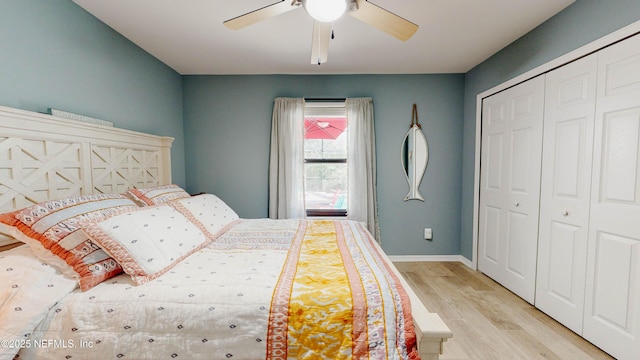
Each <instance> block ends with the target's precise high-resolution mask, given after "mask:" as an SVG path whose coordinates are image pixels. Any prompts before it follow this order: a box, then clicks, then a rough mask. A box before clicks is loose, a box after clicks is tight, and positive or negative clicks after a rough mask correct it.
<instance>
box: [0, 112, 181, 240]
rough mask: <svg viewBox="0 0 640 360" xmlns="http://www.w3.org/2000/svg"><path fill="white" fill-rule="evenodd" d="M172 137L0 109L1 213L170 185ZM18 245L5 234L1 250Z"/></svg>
mask: <svg viewBox="0 0 640 360" xmlns="http://www.w3.org/2000/svg"><path fill="white" fill-rule="evenodd" d="M172 142H173V138H171V137H167V136H156V135H149V134H144V133H139V132H135V131H130V130H124V129H118V128H114V127H109V126H103V125H95V124H91V123H86V122H82V121H76V120H67V119H63V118H58V117H55V116H51V115H47V114H40V113H35V112H31V111H25V110H18V109H13V108H9V107H4V106H0V212H7V211H11V210H14V209H20V208H23V207H26V206H29V205H31V204H35V203H38V202H42V201H45V200H51V199H57V198H62V197H68V196H77V195H88V194H95V193H123V192H125V191H126V190H127V189H130V188H134V187H136V188H143V187H152V186H157V185H165V184H170V183H171V156H170V151H171V143H172ZM11 242H14V241H13V240H12V239H10V238H7V237H2V236H1V235H0V246H2V245H6V244H9V243H11Z"/></svg>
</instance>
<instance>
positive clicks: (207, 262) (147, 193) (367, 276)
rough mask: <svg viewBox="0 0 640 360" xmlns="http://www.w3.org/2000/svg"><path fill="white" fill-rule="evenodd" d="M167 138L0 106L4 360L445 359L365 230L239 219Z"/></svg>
mask: <svg viewBox="0 0 640 360" xmlns="http://www.w3.org/2000/svg"><path fill="white" fill-rule="evenodd" d="M171 142H172V139H171V138H169V137H159V136H153V135H147V134H141V133H137V132H132V131H127V130H122V129H117V128H112V127H107V126H100V125H94V124H89V123H83V122H80V121H74V120H67V119H61V118H56V117H53V116H50V115H46V114H38V113H33V112H28V111H23V110H17V109H12V108H7V107H0V149H1V150H2V151H0V211H1V212H2V213H3V215H2V216H0V224H1V225H0V246H5V248H7V246H6V245H9V244H14V243H19V242H24V243H25V244H24V245H20V246H17V247H15V248H12V249H10V250H6V251H3V252H0V324H2V326H1V327H0V359H13V358H14V357H15V358H18V359H42V358H56V359H57V358H67V359H89V358H95V357H96V356H98V354H99V357H100V358H115V359H118V358H123V359H158V358H188V359H197V358H202V359H260V358H267V359H285V358H309V359H311V358H330V359H334V358H371V359H415V358H422V359H438V357H439V354H440V353H441V352H442V347H443V343H444V342H445V341H446V339H448V338H450V337H451V336H452V335H451V332H450V331H449V329H448V328H447V326H446V325H445V324H444V323H443V322H442V320H441V319H440V318H439V316H438V315H437V314H435V313H431V312H429V311H428V310H427V309H426V308H425V307H424V306H423V305H422V303H421V302H420V300H419V299H418V297H417V296H416V294H415V293H414V292H413V291H412V289H411V288H410V287H409V286H408V285H407V283H406V282H405V281H404V279H403V278H402V277H401V276H400V274H399V273H398V272H397V270H396V269H395V267H394V266H393V264H392V263H391V262H390V261H389V260H388V258H387V257H386V255H385V254H384V252H383V251H382V249H381V248H380V246H379V245H378V244H377V243H376V242H375V241H373V239H372V237H371V235H370V234H369V232H368V231H367V230H366V229H365V228H364V227H363V226H362V225H361V224H359V223H357V222H352V221H344V220H340V221H336V220H329V219H325V220H322V219H319V220H270V219H240V218H239V217H238V216H237V214H236V213H235V212H234V211H233V209H231V208H230V207H228V206H227V205H226V203H224V201H223V200H222V199H220V198H219V197H217V196H216V195H215V194H202V195H198V196H191V195H189V194H187V193H186V191H184V190H183V189H181V188H180V187H178V186H176V185H172V184H171V175H170V174H171V171H170V147H171ZM78 209H81V210H78ZM87 209H89V210H87ZM79 214H81V215H79ZM88 214H90V215H88ZM69 219H72V220H69ZM79 229H81V231H79ZM78 234H81V236H82V238H80V237H79V235H78ZM186 234H188V235H186ZM18 241H19V242H18ZM69 244H72V246H70V245H69Z"/></svg>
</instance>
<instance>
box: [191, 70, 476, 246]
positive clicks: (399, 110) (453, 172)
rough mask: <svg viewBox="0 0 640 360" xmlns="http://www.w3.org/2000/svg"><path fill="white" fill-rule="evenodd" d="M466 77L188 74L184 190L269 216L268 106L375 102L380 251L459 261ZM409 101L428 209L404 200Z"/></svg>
mask: <svg viewBox="0 0 640 360" xmlns="http://www.w3.org/2000/svg"><path fill="white" fill-rule="evenodd" d="M463 80H464V76H463V75H462V74H453V75H331V76H328V75H322V76H300V75H291V76H287V75H271V76H185V77H183V94H184V99H185V100H184V117H185V138H186V139H188V141H187V144H186V155H187V174H188V176H187V188H188V190H189V191H191V192H198V191H207V192H211V193H215V194H218V195H219V196H220V197H221V198H223V199H224V200H225V201H226V202H228V203H229V205H230V206H231V207H232V208H233V209H235V210H236V211H237V212H238V213H239V215H240V216H241V217H246V218H256V217H266V216H267V215H268V166H269V146H270V132H271V114H272V109H273V99H274V98H276V97H278V96H288V97H312V98H323V97H325V98H336V97H338V98H341V97H363V96H366V97H372V98H373V102H374V116H375V131H376V141H377V144H376V146H377V151H376V156H377V169H378V199H379V203H378V210H379V216H380V227H381V237H382V246H383V248H384V249H385V251H386V252H387V253H389V254H393V255H414V254H459V253H460V242H459V239H460V231H459V229H460V201H461V199H460V186H461V183H460V180H461V176H462V174H461V164H460V161H461V151H462V119H463V113H462V109H463V102H462V101H463V91H464V82H463ZM413 103H416V104H417V105H418V113H419V118H420V123H421V124H422V127H423V131H424V133H425V136H426V137H427V141H428V143H429V165H428V167H427V170H426V175H425V178H424V180H423V182H422V186H421V188H420V190H421V192H422V194H423V195H424V197H425V199H426V201H425V202H420V201H417V200H414V201H409V202H404V201H403V200H402V199H403V198H404V196H405V195H406V194H407V191H408V185H407V183H406V179H405V177H404V175H403V172H402V168H401V164H400V146H401V143H402V140H403V138H404V135H405V133H406V131H407V130H408V129H409V125H410V124H411V109H412V105H413ZM425 226H430V227H433V234H434V235H433V237H434V239H433V241H426V240H424V239H423V237H422V236H423V228H424V227H425Z"/></svg>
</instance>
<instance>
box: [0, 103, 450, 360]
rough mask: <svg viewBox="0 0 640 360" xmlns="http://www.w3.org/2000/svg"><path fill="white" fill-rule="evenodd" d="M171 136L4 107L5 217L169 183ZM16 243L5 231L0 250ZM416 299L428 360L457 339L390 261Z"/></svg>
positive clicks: (0, 184) (0, 110)
mask: <svg viewBox="0 0 640 360" xmlns="http://www.w3.org/2000/svg"><path fill="white" fill-rule="evenodd" d="M172 142H173V138H171V137H166V136H156V135H149V134H143V133H139V132H135V131H130V130H124V129H119V128H114V127H109V126H103V125H95V124H92V123H86V122H82V121H77V120H68V119H63V118H59V117H55V116H51V115H48V114H41V113H35V112H31V111H25V110H18V109H13V108H9V107H4V106H0V212H8V211H12V210H15V209H20V208H24V207H26V206H29V205H32V204H35V203H38V202H42V201H45V200H50V199H56V198H63V197H68V196H78V195H87V194H95V193H123V192H125V191H126V190H127V189H130V188H134V187H137V188H141V187H152V186H157V185H164V184H169V183H171V157H170V150H171V143H172ZM14 243H16V240H15V239H13V238H11V237H8V236H4V235H2V234H0V251H2V250H5V249H7V248H10V247H11V246H12V244H14ZM387 261H388V262H389V264H390V265H391V268H392V269H394V271H395V272H396V274H397V275H398V277H399V278H400V279H401V282H402V284H403V285H404V287H405V289H406V290H407V292H408V294H409V297H410V299H411V307H412V312H413V318H414V323H415V325H416V327H417V328H416V332H417V336H418V351H419V353H420V355H421V357H422V359H423V360H436V359H438V358H439V355H440V354H441V353H442V348H443V343H444V342H445V341H446V340H447V339H448V338H450V337H451V336H452V334H451V331H450V330H449V328H448V327H447V326H446V325H445V324H444V322H443V321H442V320H441V319H440V317H439V316H438V314H435V313H431V312H429V311H428V310H427V309H426V308H425V307H424V306H423V304H422V302H421V301H420V299H419V298H418V296H417V295H416V294H415V292H414V291H413V290H412V289H411V287H410V286H409V285H408V284H407V282H406V281H405V280H404V279H403V278H402V276H401V275H400V273H399V272H398V271H397V269H396V268H395V266H393V264H392V263H391V261H389V260H388V259H387Z"/></svg>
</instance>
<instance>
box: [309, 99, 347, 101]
mask: <svg viewBox="0 0 640 360" xmlns="http://www.w3.org/2000/svg"><path fill="white" fill-rule="evenodd" d="M346 100H347V98H304V101H346Z"/></svg>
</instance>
